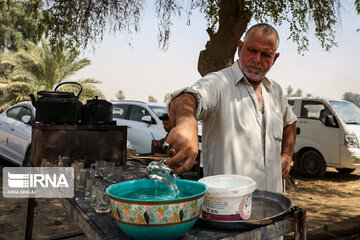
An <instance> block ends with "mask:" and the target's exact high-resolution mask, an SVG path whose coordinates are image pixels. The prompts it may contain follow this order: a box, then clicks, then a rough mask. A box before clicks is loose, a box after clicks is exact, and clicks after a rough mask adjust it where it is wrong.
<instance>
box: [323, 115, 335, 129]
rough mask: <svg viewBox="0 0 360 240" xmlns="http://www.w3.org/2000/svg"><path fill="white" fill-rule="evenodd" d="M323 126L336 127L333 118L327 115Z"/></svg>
mask: <svg viewBox="0 0 360 240" xmlns="http://www.w3.org/2000/svg"><path fill="white" fill-rule="evenodd" d="M325 125H326V126H328V127H337V124H336V122H335V118H334V116H333V115H327V116H326V117H325Z"/></svg>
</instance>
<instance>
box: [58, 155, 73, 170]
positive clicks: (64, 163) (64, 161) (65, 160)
mask: <svg viewBox="0 0 360 240" xmlns="http://www.w3.org/2000/svg"><path fill="white" fill-rule="evenodd" d="M58 166H59V167H68V166H70V157H65V156H61V155H59V163H58Z"/></svg>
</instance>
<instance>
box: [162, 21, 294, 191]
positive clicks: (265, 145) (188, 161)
mask: <svg viewBox="0 0 360 240" xmlns="http://www.w3.org/2000/svg"><path fill="white" fill-rule="evenodd" d="M278 44H279V36H278V33H277V31H276V30H275V29H274V28H273V27H272V26H271V25H269V24H264V23H260V24H257V25H254V26H253V27H251V28H250V29H249V30H248V31H247V33H246V35H245V38H244V42H243V41H241V40H240V41H239V43H238V56H239V59H238V60H237V62H235V63H234V64H233V65H232V66H231V67H228V68H225V69H222V70H220V71H218V72H215V73H210V74H208V75H206V76H205V77H203V78H202V79H200V80H199V81H197V82H196V83H195V84H194V85H193V86H192V87H191V88H184V89H181V90H179V91H176V92H174V93H173V94H172V98H171V102H170V103H169V105H168V107H169V115H170V121H171V123H172V126H174V127H173V128H172V130H171V131H170V133H169V135H168V137H167V140H166V141H167V142H168V143H169V144H170V145H171V146H172V148H174V149H175V151H176V155H175V156H174V157H172V158H170V159H168V161H167V164H169V166H170V167H172V168H173V171H174V172H177V173H180V172H183V171H187V170H189V169H190V168H191V167H192V165H193V164H194V159H195V158H196V155H197V152H198V144H197V119H199V120H202V121H203V142H202V156H201V157H202V159H203V165H204V175H205V176H209V175H217V174H241V175H246V176H249V177H252V178H253V179H254V180H255V181H256V182H257V188H258V189H261V190H268V191H274V192H281V190H282V180H281V176H282V177H283V178H286V177H287V176H288V174H289V172H290V164H291V161H292V155H293V151H294V144H295V126H296V116H295V115H294V113H293V112H292V110H291V108H290V107H289V106H288V104H287V101H286V98H285V96H284V94H283V92H282V89H281V87H280V86H279V85H278V84H277V83H276V82H274V81H272V80H269V79H268V78H266V77H265V75H266V73H267V72H268V71H269V70H270V68H271V67H272V65H273V64H274V63H275V61H276V59H277V58H278V57H279V53H277V52H276V50H277V47H278Z"/></svg>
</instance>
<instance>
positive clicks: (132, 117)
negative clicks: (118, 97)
mask: <svg viewBox="0 0 360 240" xmlns="http://www.w3.org/2000/svg"><path fill="white" fill-rule="evenodd" d="M112 104H113V119H114V120H115V121H116V125H118V126H127V127H128V134H127V135H128V140H129V141H130V142H131V144H132V146H133V147H134V148H135V149H136V152H137V153H139V154H150V153H151V140H153V139H156V140H159V139H162V138H164V137H165V136H166V131H165V130H164V128H163V124H162V121H161V120H160V119H159V116H161V115H162V114H163V113H166V105H165V104H158V103H147V102H141V101H119V102H112Z"/></svg>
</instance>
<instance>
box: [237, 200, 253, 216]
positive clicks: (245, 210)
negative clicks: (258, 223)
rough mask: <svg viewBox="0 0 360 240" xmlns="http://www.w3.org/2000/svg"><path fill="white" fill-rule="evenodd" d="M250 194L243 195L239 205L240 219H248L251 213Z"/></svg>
mask: <svg viewBox="0 0 360 240" xmlns="http://www.w3.org/2000/svg"><path fill="white" fill-rule="evenodd" d="M251 197H252V196H251V194H248V195H246V196H244V197H243V199H242V201H241V202H240V205H239V214H240V216H241V218H242V219H249V218H250V215H251Z"/></svg>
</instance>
